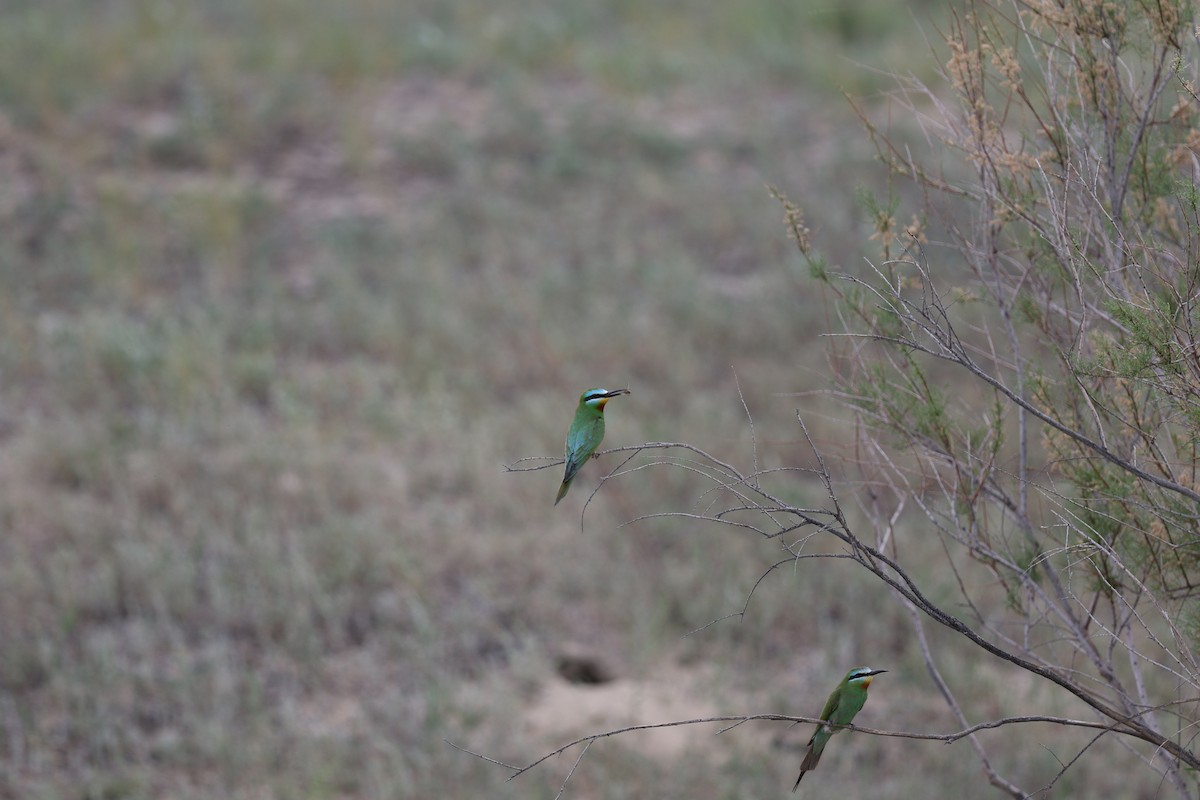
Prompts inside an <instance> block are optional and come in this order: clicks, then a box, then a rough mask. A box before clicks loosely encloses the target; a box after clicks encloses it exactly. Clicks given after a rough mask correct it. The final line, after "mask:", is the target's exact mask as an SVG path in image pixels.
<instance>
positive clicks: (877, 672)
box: [871, 669, 887, 677]
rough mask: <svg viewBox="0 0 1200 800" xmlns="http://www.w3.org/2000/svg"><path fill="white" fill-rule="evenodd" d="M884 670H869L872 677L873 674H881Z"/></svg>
mask: <svg viewBox="0 0 1200 800" xmlns="http://www.w3.org/2000/svg"><path fill="white" fill-rule="evenodd" d="M885 672H887V670H886V669H873V670H871V675H872V677H874V676H875V675H882V674H883V673H885Z"/></svg>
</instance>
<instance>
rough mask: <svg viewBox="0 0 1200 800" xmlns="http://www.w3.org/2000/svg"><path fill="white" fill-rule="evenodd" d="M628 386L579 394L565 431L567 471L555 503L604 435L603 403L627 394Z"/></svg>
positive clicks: (565, 492) (561, 497) (561, 496)
mask: <svg viewBox="0 0 1200 800" xmlns="http://www.w3.org/2000/svg"><path fill="white" fill-rule="evenodd" d="M629 393H630V392H629V390H628V389H611V390H610V389H588V390H587V391H586V392H584V393H583V394H581V395H580V396H579V407H578V408H576V409H575V419H574V420H572V421H571V428H570V430H568V431H567V451H566V455H565V456H564V458H565V459H566V462H567V469H566V473H565V474H564V475H563V481H562V486H559V487H558V496H557V497H555V498H554V505H558V503H559V501H560V500H562V499H563V497H565V496H566V494H567V490H568V489H570V488H571V481H573V480H575V474H576V473H578V472H579V468H580V467H582V466H583V464H584V462H585V461H587V460H588V459H589V458H591V456H592V454H593V453H595V452H596V448H597V447H599V446H600V440H601V439H603V438H604V404H605V403H607V402H608V401H609V400H611V399H613V398H614V397H618V396H620V395H623V394H629Z"/></svg>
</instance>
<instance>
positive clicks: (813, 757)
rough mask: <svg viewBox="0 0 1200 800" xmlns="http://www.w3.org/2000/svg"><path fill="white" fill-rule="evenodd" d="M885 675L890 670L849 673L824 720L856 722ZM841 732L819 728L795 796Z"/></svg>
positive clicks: (828, 702) (827, 703) (860, 669)
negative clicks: (870, 691)
mask: <svg viewBox="0 0 1200 800" xmlns="http://www.w3.org/2000/svg"><path fill="white" fill-rule="evenodd" d="M884 672H887V670H886V669H871V668H870V667H858V668H857V669H852V670H850V671H849V672H847V673H846V677H845V678H843V679H842V682H841V683H839V684H838V686H837V688H836V689H834V690H833V694H831V695H829V699H828V700H826V701H825V708H823V709H821V719H822V720H824V721H826V722H832V723H833V724H834V725H849V724H850V722H851V721H852V720H853V719H854V715H855V714H857V713H858V712H859V711H860V710H861V709H862V707H863V703H865V702H867V687H869V686H870V685H871V681H873V680H875V676H876V675H880V674H882V673H884ZM840 730H843V729H842V728H831V727H829V726H828V725H818V726H817V730H816V731H815V732H813V735H812V738H811V739H809V740H808V750H806V751H805V753H804V763H802V764H801V765H800V777H799V778H796V785H795V786H793V787H792V791H793V792H794V791H796V789H798V788H799V787H800V781H802V780H803V779H804V774H805V773H806V772H808V771H809V770H812V769H816V766H817V762H818V761H820V760H821V753H823V752H825V744H826V743H827V742H828V741H829V737H830V736H833V735H834V734H835V733H837V732H838V731H840Z"/></svg>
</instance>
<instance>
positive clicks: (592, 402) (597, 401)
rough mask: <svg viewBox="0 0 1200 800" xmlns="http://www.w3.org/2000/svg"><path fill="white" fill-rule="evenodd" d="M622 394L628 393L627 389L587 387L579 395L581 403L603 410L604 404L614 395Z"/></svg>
mask: <svg viewBox="0 0 1200 800" xmlns="http://www.w3.org/2000/svg"><path fill="white" fill-rule="evenodd" d="M622 394H629V390H628V389H588V390H587V391H586V392H584V393H583V394H582V395H580V396H579V402H580V404H581V405H585V406H588V407H590V408H594V409H596V410H597V411H603V410H604V404H605V403H607V402H608V401H609V400H611V399H613V398H614V397H616V396H618V395H622Z"/></svg>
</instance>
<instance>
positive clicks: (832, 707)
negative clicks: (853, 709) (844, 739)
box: [821, 685, 842, 741]
mask: <svg viewBox="0 0 1200 800" xmlns="http://www.w3.org/2000/svg"><path fill="white" fill-rule="evenodd" d="M840 702H842V687H841V686H840V685H839V686H838V687H837V688H836V689H834V690H833V694H831V695H829V699H828V700H826V701H825V707H824V708H822V709H821V719H823V720H825V721H827V722H828V721H829V719H830V718H831V717H832V716H833V714H834V712H835V711H837V707H838V704H839V703H840ZM838 741H841V740H840V739H839V740H838Z"/></svg>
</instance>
